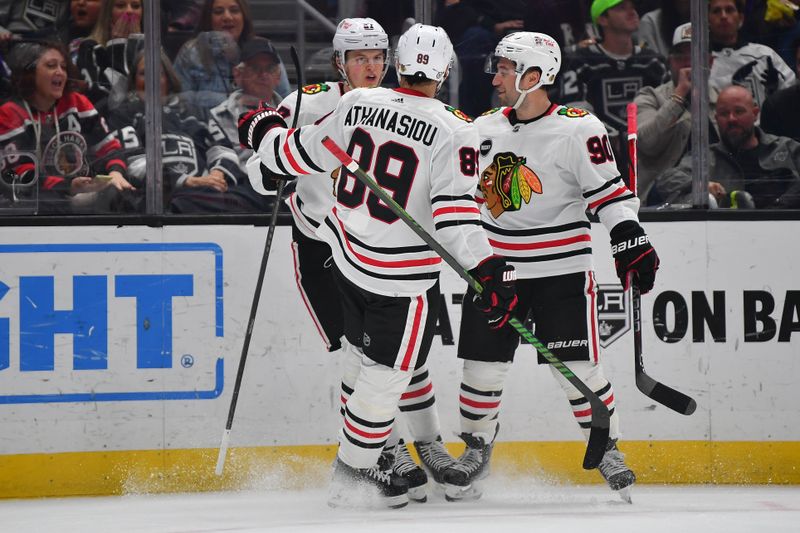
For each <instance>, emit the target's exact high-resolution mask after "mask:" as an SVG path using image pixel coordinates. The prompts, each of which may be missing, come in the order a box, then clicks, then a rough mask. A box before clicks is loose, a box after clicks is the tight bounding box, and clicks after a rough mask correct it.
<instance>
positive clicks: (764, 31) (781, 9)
mask: <svg viewBox="0 0 800 533" xmlns="http://www.w3.org/2000/svg"><path fill="white" fill-rule="evenodd" d="M797 6H800V0H746V1H745V5H744V23H743V25H742V27H741V29H740V31H739V35H740V36H741V37H742V38H743V39H744V40H746V41H752V42H756V43H761V44H764V45H766V46H769V47H770V48H772V49H773V50H775V51H776V52H777V53H778V55H780V56H781V58H782V59H783V61H784V62H785V63H786V64H787V65H792V64H794V60H795V58H794V56H793V55H792V53H793V49H792V42H793V41H795V40H796V39H797V38H798V37H800V17H798V13H800V11H798V10H797Z"/></svg>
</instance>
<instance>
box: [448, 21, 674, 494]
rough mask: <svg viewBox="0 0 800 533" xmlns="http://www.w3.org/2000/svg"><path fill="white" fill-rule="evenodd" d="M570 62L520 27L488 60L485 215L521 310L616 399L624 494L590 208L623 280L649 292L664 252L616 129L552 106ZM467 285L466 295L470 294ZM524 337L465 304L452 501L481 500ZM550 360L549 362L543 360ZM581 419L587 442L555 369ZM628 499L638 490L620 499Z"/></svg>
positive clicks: (625, 472)
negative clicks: (615, 146) (642, 208)
mask: <svg viewBox="0 0 800 533" xmlns="http://www.w3.org/2000/svg"><path fill="white" fill-rule="evenodd" d="M560 66H561V52H560V50H559V47H558V44H557V43H556V41H555V40H554V39H552V38H551V37H550V36H548V35H545V34H541V33H532V32H517V33H512V34H510V35H508V36H506V37H505V38H503V39H502V40H501V41H500V43H499V44H498V45H497V47H496V49H495V52H494V54H493V56H491V57H490V58H489V60H488V61H487V72H490V73H493V74H494V78H493V80H492V83H493V85H494V87H495V88H496V90H497V93H498V96H499V99H500V102H501V103H502V104H503V105H505V106H508V107H503V108H498V109H494V110H491V111H488V112H487V113H484V115H483V116H481V117H479V118H478V119H476V121H475V124H476V126H477V128H478V133H479V136H480V159H479V161H480V172H481V177H480V192H479V195H478V196H479V203H480V204H481V220H482V222H483V227H484V229H485V230H486V232H487V234H488V235H489V240H490V242H491V243H492V246H493V248H494V252H495V253H496V254H498V255H502V256H504V257H505V258H506V260H507V261H508V263H509V264H510V265H513V266H514V267H515V269H516V271H517V275H518V278H519V281H518V286H517V291H518V296H519V305H518V306H517V308H516V310H515V311H514V315H515V316H516V317H517V318H519V319H520V321H523V322H524V321H525V320H526V319H527V318H529V317H530V318H532V319H533V322H534V324H535V334H536V336H537V338H539V340H541V341H542V343H543V344H545V345H546V346H547V347H548V348H550V349H551V350H552V352H553V353H554V354H555V355H556V356H557V357H558V358H559V359H561V360H562V361H565V362H568V366H569V367H570V369H571V370H572V371H573V372H574V373H575V374H576V375H577V376H578V377H579V378H580V379H581V380H582V381H583V382H584V383H586V385H587V386H589V387H590V388H591V389H592V390H593V391H594V392H596V393H597V395H598V396H599V397H600V398H601V399H602V400H603V401H604V402H605V403H606V405H608V408H609V410H610V412H611V430H610V439H609V442H608V446H607V451H606V454H605V456H604V458H603V460H602V462H601V464H600V466H599V470H600V473H601V474H602V475H603V477H604V478H605V479H606V481H607V482H608V484H609V486H610V487H611V488H612V489H614V490H622V489H626V492H627V488H628V487H630V485H632V484H633V482H634V480H635V476H634V474H633V472H632V471H631V470H630V469H629V468H628V467H627V466H626V465H625V463H624V461H623V455H622V453H621V452H619V451H618V449H617V446H616V442H617V439H618V438H619V435H620V433H619V422H618V420H619V416H618V415H617V413H616V409H615V405H614V391H613V389H612V388H611V384H610V383H609V382H608V380H607V379H606V378H605V377H604V375H603V370H602V367H601V366H600V362H599V349H598V333H597V314H596V308H595V294H596V283H595V278H594V273H593V271H592V268H593V267H592V256H591V252H592V249H591V246H592V243H591V237H590V224H589V220H588V219H587V216H586V211H587V210H588V211H589V212H590V213H591V214H593V215H597V216H598V217H599V219H600V221H601V222H602V223H603V225H604V226H605V227H606V228H608V230H609V231H610V233H611V245H612V252H613V254H614V260H615V264H616V270H617V274H618V276H619V278H620V281H621V282H622V284H623V286H627V280H628V275H629V274H633V283H636V284H638V285H639V287H640V288H641V292H642V293H645V292H647V291H649V290H650V289H651V288H652V287H653V283H654V281H655V272H656V269H657V268H658V257H657V255H656V253H655V250H654V249H653V247H652V246H651V245H650V242H649V241H648V238H647V236H646V234H645V232H644V230H643V229H642V227H641V226H640V225H639V222H638V219H637V210H638V203H639V201H638V199H637V198H636V197H635V196H634V195H633V194H632V193H631V191H629V190H628V189H627V187H626V186H625V183H624V182H623V181H622V178H621V177H620V176H619V171H618V170H617V167H616V165H615V163H614V154H613V152H612V151H611V147H610V145H609V140H608V134H607V132H606V130H605V128H604V126H603V125H602V123H601V122H600V120H598V119H597V118H596V117H594V116H593V115H591V114H589V113H587V112H586V111H583V110H580V109H575V108H570V107H565V106H561V105H556V104H553V103H551V102H550V100H549V98H548V94H547V92H546V88H545V87H544V86H546V85H550V84H552V83H553V82H554V80H555V77H556V75H557V74H558V71H559V68H560ZM470 296H471V291H468V293H467V296H466V297H465V299H464V301H465V302H466V301H468V300H469V299H470ZM518 345H519V337H518V336H517V334H516V333H515V332H514V331H513V330H511V329H510V328H505V329H501V330H496V331H492V330H490V329H488V328H487V327H486V326H485V321H483V320H478V317H477V316H476V313H475V311H474V309H473V308H472V306H469V305H465V306H464V308H463V316H462V322H461V332H460V335H459V344H458V356H459V358H461V359H463V360H464V370H463V381H462V384H461V395H460V398H461V399H460V405H459V407H460V412H461V430H462V432H463V433H462V434H461V437H462V438H463V440H464V441H465V442H466V445H467V447H466V449H465V451H464V454H463V455H462V456H461V457H460V458H459V459H458V461H457V463H456V464H455V465H454V466H453V467H451V468H450V469H448V471H447V472H446V473H445V481H446V482H447V496H448V498H449V499H462V498H474V497H477V496H479V495H480V487H479V483H478V484H476V483H475V482H476V481H479V480H480V479H482V478H483V477H485V476H486V475H487V474H488V467H489V459H490V456H491V451H492V447H493V444H494V439H495V437H496V435H497V431H498V429H499V426H498V420H497V418H498V414H499V410H500V402H501V396H502V390H503V384H504V382H505V379H506V375H507V373H508V370H509V367H510V366H511V362H512V361H513V358H514V352H515V350H516V349H517V346H518ZM539 362H540V363H546V361H545V360H544V359H543V358H542V357H541V356H539ZM551 370H552V371H553V374H554V376H556V379H557V380H558V382H559V384H560V385H561V387H562V388H563V389H564V391H565V392H566V395H567V398H568V399H569V403H570V405H571V407H572V410H573V414H574V416H575V419H576V421H577V422H578V424H579V425H580V427H581V428H582V429H583V431H584V433H585V435H586V436H587V437H588V432H589V426H590V421H591V409H590V406H589V402H588V401H587V400H586V399H585V398H584V397H583V396H582V395H581V394H580V393H579V392H578V390H577V389H575V388H574V387H573V386H572V385H571V384H570V383H569V382H568V381H567V380H566V379H565V378H564V377H563V376H562V375H561V373H560V372H558V371H557V370H556V369H555V368H553V367H551ZM621 495H622V496H623V498H626V499H629V495H627V494H621Z"/></svg>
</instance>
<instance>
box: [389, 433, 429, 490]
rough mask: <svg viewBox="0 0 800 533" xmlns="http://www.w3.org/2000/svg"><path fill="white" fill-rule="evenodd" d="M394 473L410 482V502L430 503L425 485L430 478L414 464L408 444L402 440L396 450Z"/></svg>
mask: <svg viewBox="0 0 800 533" xmlns="http://www.w3.org/2000/svg"><path fill="white" fill-rule="evenodd" d="M384 453H386V452H384ZM392 471H393V472H394V473H395V474H397V475H398V476H400V477H401V478H403V479H405V480H406V481H407V482H408V499H409V500H412V501H415V502H419V503H425V502H426V501H428V495H427V493H426V492H425V485H427V484H428V476H427V475H426V474H425V471H424V470H423V469H422V468H420V467H419V465H418V464H417V463H415V462H414V459H412V458H411V454H410V453H408V448H407V447H406V443H405V442H403V439H400V442H398V443H397V446H396V447H395V448H394V464H393V465H392Z"/></svg>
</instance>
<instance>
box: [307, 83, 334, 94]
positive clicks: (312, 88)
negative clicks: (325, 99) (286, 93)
mask: <svg viewBox="0 0 800 533" xmlns="http://www.w3.org/2000/svg"><path fill="white" fill-rule="evenodd" d="M330 90H331V86H330V85H328V84H327V83H312V84H311V85H305V86H303V94H317V93H324V92H326V91H330Z"/></svg>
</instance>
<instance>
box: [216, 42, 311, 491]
mask: <svg viewBox="0 0 800 533" xmlns="http://www.w3.org/2000/svg"><path fill="white" fill-rule="evenodd" d="M289 51H290V53H291V55H292V61H293V62H294V68H295V71H296V72H297V103H296V104H295V108H294V119H293V120H292V128H294V127H296V126H297V117H298V116H300V98H301V97H302V95H303V91H302V90H301V89H302V88H303V71H302V69H301V68H300V59H299V58H298V56H297V50H295V48H294V46H291V47H290V48H289ZM285 186H286V180H280V181H279V182H278V187H277V190H276V191H275V205H273V207H272V214H271V216H270V219H269V229H268V230H267V238H266V240H265V242H264V252H263V254H262V255H261V264H260V266H259V270H258V278H257V280H256V288H255V290H254V292H253V301H252V303H251V304H250V316H249V318H248V320H247V329H246V330H245V334H244V341H243V342H242V352H241V354H240V356H239V367H238V368H237V369H236V380H235V381H234V383H233V393H232V394H231V403H230V406H229V407H228V419H227V421H226V423H225V430H224V431H223V433H222V440H221V442H220V445H219V452H218V453H217V464H216V467H215V468H214V473H215V474H216V475H218V476H221V475H222V472H223V469H224V468H225V459H226V457H227V456H228V443H229V442H230V438H231V428H232V427H233V417H234V416H235V415H236V404H237V403H238V401H239V391H240V390H241V387H242V378H243V377H244V368H245V364H247V354H248V353H249V351H250V339H251V338H252V336H253V328H254V327H255V323H256V314H257V313H258V302H259V300H260V299H261V290H262V288H263V287H264V276H265V274H266V271H267V261H268V260H269V252H270V250H271V249H272V239H273V237H274V236H275V227H276V226H277V224H278V211H279V210H280V204H281V197H282V196H283V188H284V187H285Z"/></svg>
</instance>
